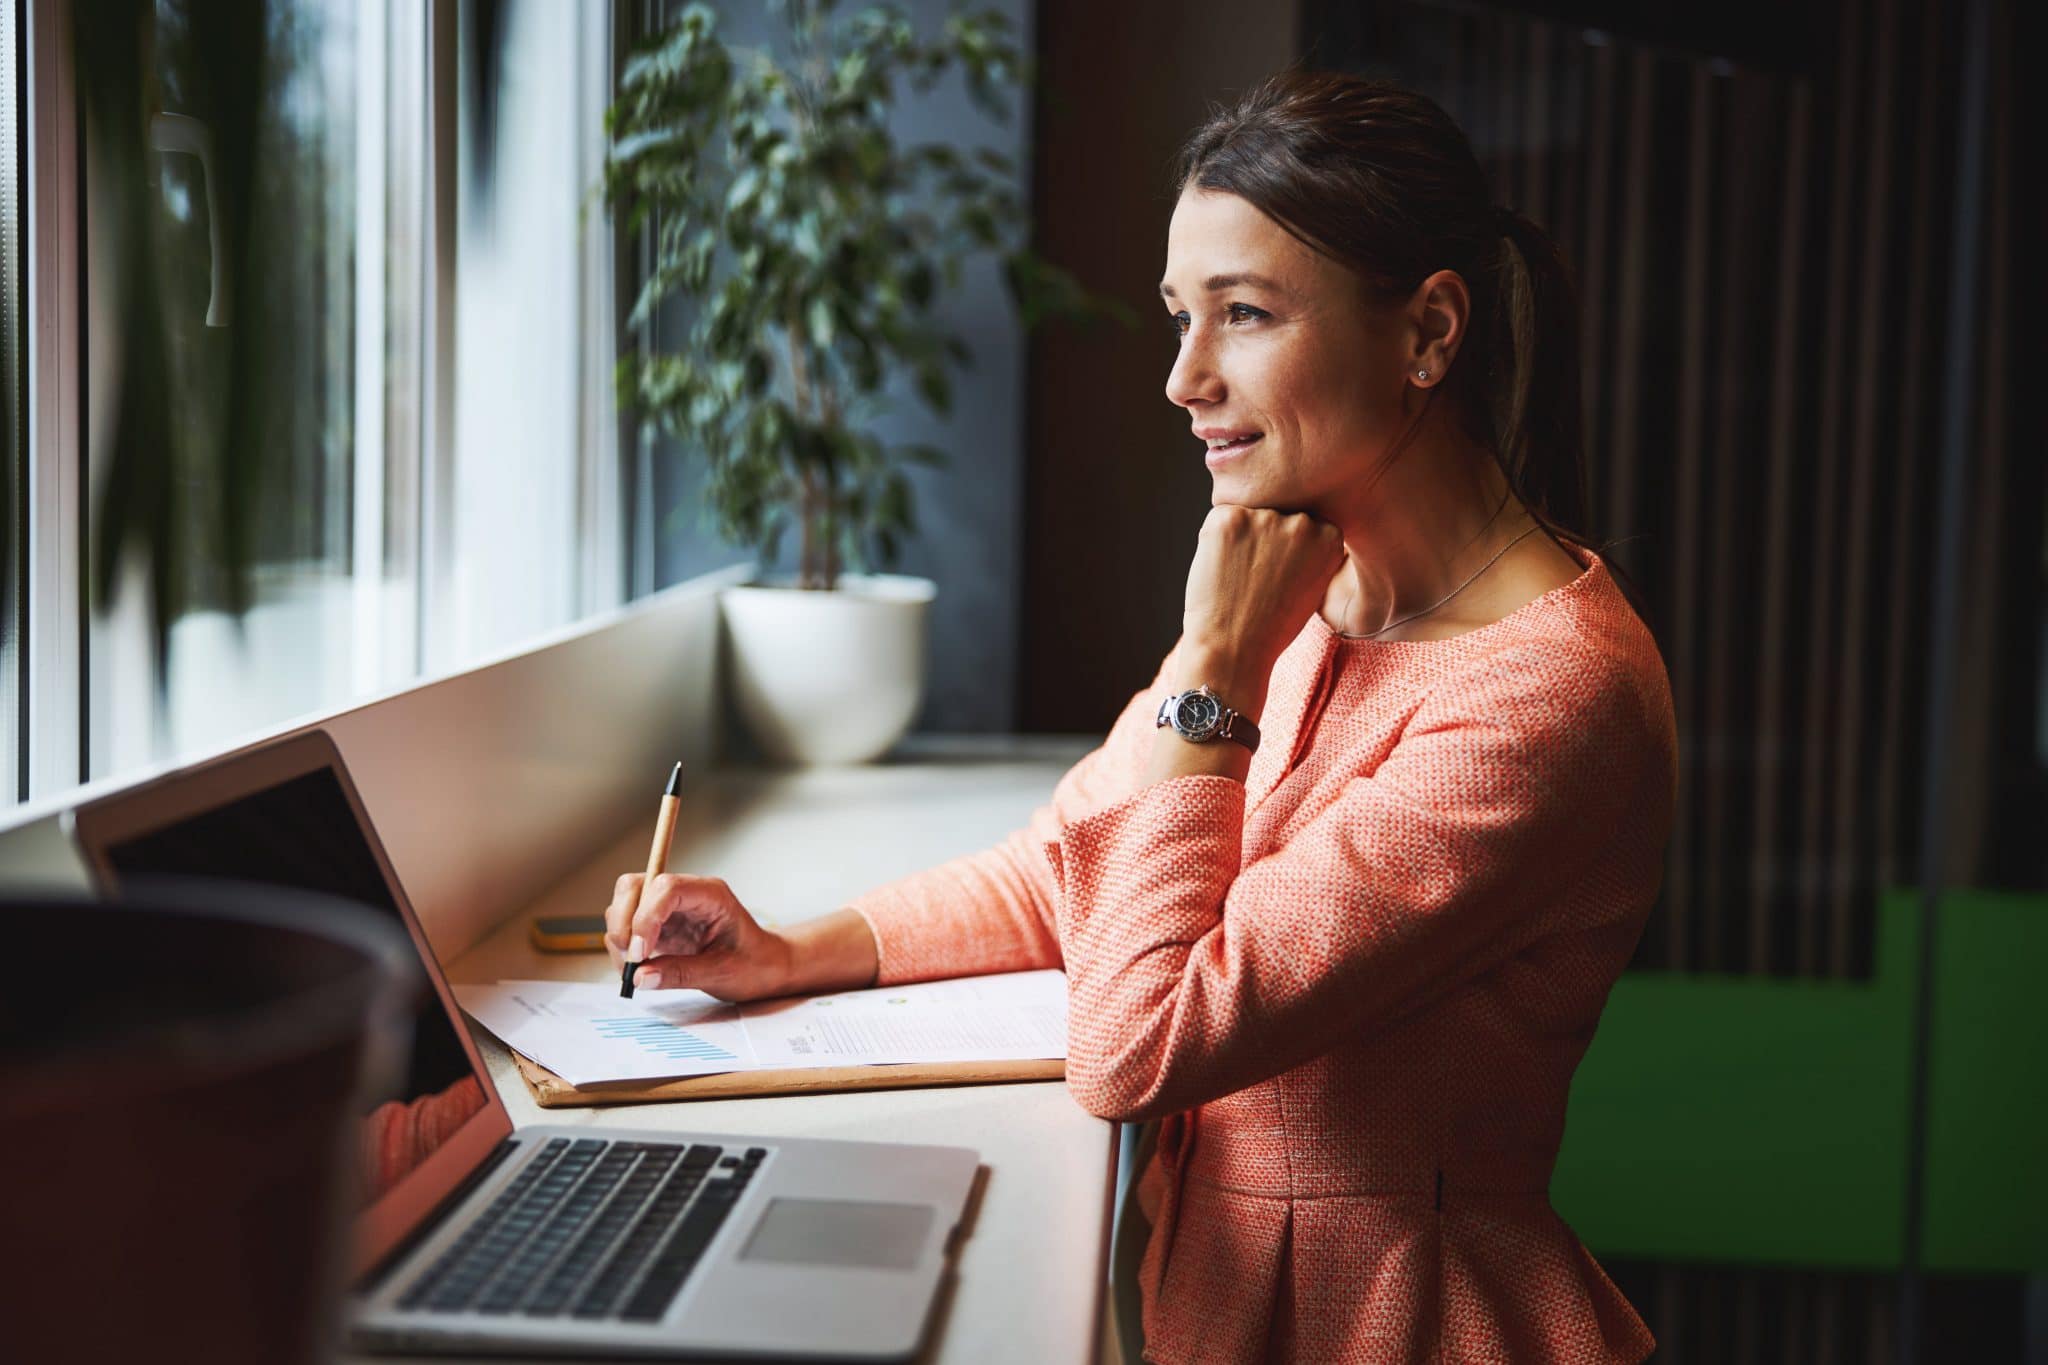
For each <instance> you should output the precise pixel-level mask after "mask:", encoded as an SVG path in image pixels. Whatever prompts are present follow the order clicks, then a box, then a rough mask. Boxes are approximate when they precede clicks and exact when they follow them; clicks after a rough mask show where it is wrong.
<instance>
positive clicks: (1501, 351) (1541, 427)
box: [1173, 68, 1587, 546]
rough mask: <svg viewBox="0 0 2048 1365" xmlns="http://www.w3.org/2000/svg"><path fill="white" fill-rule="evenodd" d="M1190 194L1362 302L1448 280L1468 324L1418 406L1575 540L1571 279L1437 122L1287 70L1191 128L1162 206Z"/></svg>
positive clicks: (1347, 81)
mask: <svg viewBox="0 0 2048 1365" xmlns="http://www.w3.org/2000/svg"><path fill="white" fill-rule="evenodd" d="M1190 183H1192V184H1194V185H1195V186H1196V187H1197V188H1199V189H1203V190H1216V191H1222V192H1224V193H1228V194H1234V195H1237V196H1238V197H1239V198H1241V199H1244V200H1245V201H1247V202H1248V203H1250V204H1251V205H1252V206H1253V207H1254V208H1257V209H1258V210H1260V211H1261V212H1262V213H1264V214H1265V215H1266V216H1267V217H1269V218H1271V219H1273V221H1274V222H1276V223H1278V224H1279V225H1280V226H1281V227H1283V228H1285V229H1286V230H1287V231H1288V232H1290V233H1291V234H1293V235H1294V236H1295V237H1296V238H1298V239H1300V240H1301V241H1302V242H1303V243H1304V244H1305V245H1307V246H1308V247H1310V248H1311V249H1312V250H1314V251H1316V252H1318V253H1319V254H1321V255H1323V256H1326V257H1328V258H1330V259H1331V260H1334V261H1336V262H1338V263H1339V264H1341V265H1344V266H1346V267H1348V268H1349V269H1351V270H1352V271H1353V272H1355V273H1356V274H1357V275H1358V277H1359V278H1360V279H1361V280H1363V281H1364V283H1365V285H1366V288H1367V290H1368V291H1369V292H1370V293H1371V294H1372V296H1373V297H1375V298H1382V299H1386V300H1389V301H1391V300H1399V299H1406V298H1407V297H1408V296H1409V295H1411V294H1412V293H1414V291H1415V288H1416V286H1418V285H1419V284H1421V283H1422V281H1423V280H1424V279H1426V278H1427V277H1428V276H1429V275H1430V274H1432V273H1433V272H1435V271H1438V270H1445V269H1449V270H1455V271H1457V272H1458V274H1459V275H1460V276H1462V277H1463V278H1464V280H1465V284H1466V287H1467V289H1469V290H1470V292H1471V295H1472V317H1471V319H1470V320H1469V331H1468V333H1467V336H1466V339H1465V342H1464V344H1463V345H1462V346H1461V347H1460V348H1459V351H1458V354H1457V357H1456V359H1455V360H1454V361H1453V362H1452V364H1451V367H1450V372H1449V373H1448V374H1447V375H1445V376H1444V379H1443V382H1442V383H1441V384H1440V385H1438V386H1437V388H1436V389H1433V390H1432V391H1431V395H1430V401H1444V402H1449V403H1451V404H1452V405H1453V406H1454V409H1455V412H1456V415H1457V418H1458V420H1459V422H1460V424H1461V425H1462V426H1463V428H1464V429H1465V431H1466V432H1467V433H1469V434H1470V435H1471V437H1472V438H1473V439H1474V440H1475V441H1477V442H1479V443H1480V444H1481V445H1483V446H1485V447H1486V448H1487V449H1488V450H1490V451H1492V452H1493V454H1494V458H1495V459H1497V460H1498V461H1499V462H1500V467H1501V472H1502V473H1504V474H1505V475H1506V476H1507V481H1508V486H1509V487H1510V488H1511V489H1512V490H1513V491H1514V494H1515V496H1516V497H1518V498H1520V499H1521V501H1522V502H1523V504H1524V505H1525V506H1527V507H1528V509H1529V511H1530V513H1531V514H1532V515H1533V516H1534V517H1535V518H1536V520H1537V521H1538V522H1540V523H1541V524H1542V525H1543V526H1544V527H1545V529H1547V530H1549V531H1550V532H1551V533H1552V534H1554V535H1557V536H1559V537H1561V538H1563V539H1566V540H1570V541H1572V542H1574V543H1576V544H1579V545H1582V546H1583V545H1586V544H1587V541H1586V539H1585V536H1584V530H1585V516H1586V490H1585V473H1584V461H1583V454H1582V451H1581V445H1580V425H1579V324H1578V304H1577V298H1576V293H1575V291H1574V289H1573V285H1572V280H1571V275H1570V272H1569V270H1568V269H1567V267H1566V265H1565V262H1564V258H1563V256H1562V255H1561V254H1560V253H1559V252H1558V249H1557V245H1556V243H1554V242H1552V241H1551V239H1550V236H1549V234H1548V233H1546V232H1544V230H1543V229H1542V228H1540V227H1538V226H1537V225H1536V224H1534V223H1532V222H1530V221H1529V220H1528V219H1527V218H1524V217H1523V216H1522V215H1520V214H1518V213H1514V212H1512V211H1510V210H1508V209H1505V208H1501V207H1499V206H1497V205H1495V204H1494V202H1493V196H1492V194H1491V192H1490V191H1489V190H1488V188H1487V184H1486V175H1485V172H1483V171H1481V170H1480V168H1479V162H1478V160H1477V159H1476V158H1475V157H1474V156H1473V155H1472V147H1471V144H1470V143H1469V142H1468V141H1467V140H1466V138H1465V134H1464V133H1463V132H1462V131H1460V129H1459V128H1458V125H1457V124H1455V123H1453V122H1452V121H1451V118H1450V115H1448V114H1446V113H1445V112H1444V111H1443V109H1442V108H1440V107H1439V106H1438V105H1437V104H1436V103H1435V102H1434V101H1432V100H1430V99H1429V98H1428V97H1427V96H1424V95H1420V94H1417V93H1416V92H1415V91H1412V90H1408V89H1405V88H1403V87H1402V86H1399V85H1396V84H1394V83H1392V82H1390V81H1384V80H1372V79H1367V78H1364V77H1359V76H1345V75H1338V74H1334V73H1328V72H1307V71H1303V70H1300V69H1298V68H1295V69H1289V70H1287V71H1284V72H1282V73H1281V74H1279V75H1277V76H1274V77H1273V78H1272V79H1270V80H1268V81H1267V82H1266V83H1265V84H1264V85H1261V86H1259V87H1258V88H1257V89H1255V90H1253V91H1251V92H1250V93H1249V94H1247V95H1245V96H1244V97H1243V98H1242V99H1240V100H1239V101H1238V102H1237V104H1236V105H1235V106H1234V107H1232V108H1229V109H1222V108H1218V109H1216V110H1215V111H1214V112H1213V113H1212V114H1211V116H1210V118H1209V120H1208V122H1206V123H1204V124H1203V125H1202V126H1201V127H1200V128H1197V129H1196V130H1195V132H1194V134H1193V136H1191V137H1190V138H1189V139H1188V141H1187V144H1186V145H1185V146H1184V147H1183V148H1182V149H1181V154H1180V160H1179V163H1178V164H1177V166H1176V167H1175V171H1174V186H1173V188H1174V194H1175V195H1176V196H1178V195H1179V194H1180V193H1181V191H1183V190H1184V189H1186V188H1187V187H1188V185H1189V184H1190ZM1439 393H1440V394H1441V395H1442V398H1441V400H1439V399H1438V398H1437V397H1436V395H1437V394H1439Z"/></svg>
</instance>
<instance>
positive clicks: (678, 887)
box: [604, 872, 792, 1000]
mask: <svg viewBox="0 0 2048 1365" xmlns="http://www.w3.org/2000/svg"><path fill="white" fill-rule="evenodd" d="M641 875H642V874H640V873H638V872H628V873H627V874H626V875H625V876H623V877H620V878H619V880H618V882H617V883H616V884H615V885H614V886H613V887H612V903H611V905H610V906H608V907H606V909H605V913H604V922H605V936H604V942H605V947H606V948H607V949H608V950H609V951H610V952H611V956H612V965H613V966H614V967H617V966H619V965H621V964H622V963H624V962H625V961H626V960H627V949H628V948H630V947H631V946H632V943H633V940H634V939H635V938H638V939H640V940H641V941H642V945H643V947H644V949H645V952H644V954H643V955H642V961H643V962H644V963H645V965H644V966H642V967H641V968H640V970H639V971H638V972H637V973H636V974H635V975H634V978H633V984H634V989H636V990H653V989H656V988H666V989H674V988H676V987H678V986H688V987H690V988H692V989H694V990H700V991H707V992H709V993H710V994H712V995H715V996H717V997H718V998H719V999H721V1000H760V999H763V998H765V997H768V996H774V995H783V994H786V993H787V991H788V983H789V980H790V967H791V956H792V955H791V952H790V944H789V942H788V940H786V939H784V938H783V937H782V936H781V935H780V934H776V933H773V932H771V931H769V930H767V929H763V928H762V927H761V926H760V924H759V923H758V922H757V921H756V920H755V919H754V917H753V915H751V914H749V913H748V911H747V908H746V907H745V906H744V905H741V904H740V902H739V898H738V897H737V896H735V895H733V893H732V888H731V887H729V886H727V885H726V884H725V883H724V882H723V881H720V880H719V879H718V878H716V877H690V876H679V875H675V874H672V873H667V872H664V873H662V874H661V875H660V876H658V877H656V878H655V879H654V880H653V882H652V883H650V884H649V885H648V887H647V892H646V894H645V895H643V896H641V897H640V903H639V907H638V909H634V910H630V911H629V909H628V907H630V906H632V905H633V896H634V892H636V891H638V890H639V888H640V882H641Z"/></svg>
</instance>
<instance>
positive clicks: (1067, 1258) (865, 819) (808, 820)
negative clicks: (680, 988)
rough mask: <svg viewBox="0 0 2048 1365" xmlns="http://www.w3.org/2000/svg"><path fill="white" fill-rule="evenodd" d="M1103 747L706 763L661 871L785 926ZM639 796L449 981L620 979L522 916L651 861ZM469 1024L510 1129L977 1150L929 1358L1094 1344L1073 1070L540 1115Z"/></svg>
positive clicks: (1107, 1143)
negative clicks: (635, 808) (1057, 1076)
mask: <svg viewBox="0 0 2048 1365" xmlns="http://www.w3.org/2000/svg"><path fill="white" fill-rule="evenodd" d="M1094 742H1095V741H1093V740H1088V739H1077V738H1067V737H1064V736H1061V737H1037V736H1030V737H980V736H976V737H971V738H970V737H958V736H922V737H914V738H913V739H911V740H908V741H906V742H905V744H904V745H902V746H900V748H899V751H898V754H899V756H898V757H897V758H896V759H895V760H894V761H891V762H888V763H882V764H874V765H868V766H863V767H855V768H838V769H816V770H788V771H764V770H747V769H724V770H720V771H718V772H715V773H710V774H706V775H704V776H703V777H702V778H701V779H699V780H698V781H697V782H696V783H695V784H694V785H692V786H691V787H690V788H689V790H688V791H687V792H686V793H685V796H684V799H683V803H682V810H681V812H680V815H679V817H678V820H677V826H676V837H675V842H674V845H673V846H672V848H671V851H670V857H669V867H670V869H671V870H672V871H677V872H693V873H700V874H703V875H706V876H716V877H723V878H724V879H725V880H726V881H727V882H729V883H730V884H731V885H732V888H733V891H734V892H735V893H736V894H737V895H738V896H739V898H740V900H741V901H742V902H743V903H744V904H745V905H746V906H747V907H748V908H749V909H750V910H752V911H754V912H755V913H756V915H758V916H759V917H760V918H762V919H763V920H764V921H766V922H769V923H772V924H779V925H788V924H792V923H795V922H797V921H799V920H803V919H807V918H810V917H812V916H814V915H820V914H826V913H829V912H830V911H832V910H834V909H836V908H837V907H838V906H840V905H841V904H843V903H844V902H845V901H846V900H847V899H849V898H850V897H852V896H854V895H857V894H859V893H860V892H862V891H865V890H867V889H869V888H870V887H873V886H876V885H879V884H880V883H882V882H885V881H889V880H891V879H893V878H896V877H899V876H902V875H904V874H906V873H910V872H914V871H917V870H918V869H920V868H924V867H929V866H931V865H933V864H934V863H938V862H942V861H944V860H946V859H947V858H951V857H955V856H957V855H959V854H962V853H970V852H973V851H975V850H977V849H981V848H986V847H988V846H989V845H990V844H993V843H995V842H996V841H997V840H998V839H1000V838H1001V837H1002V836H1003V835H1005V834H1007V833H1009V832H1010V831H1011V830H1013V829H1016V828H1018V827H1019V826H1021V825H1022V824H1023V823H1024V821H1025V819H1026V818H1027V817H1028V816H1029V815H1030V813H1031V810H1032V808H1033V807H1034V806H1036V805H1039V804H1041V803H1043V802H1044V801H1045V800H1046V798H1047V797H1048V796H1050V794H1051V792H1052V788H1053V784H1054V783H1055V782H1056V781H1058V779H1059V776H1060V774H1061V773H1062V772H1064V771H1065V770H1066V769H1067V767H1068V766H1070V765H1071V764H1072V763H1073V762H1074V760H1076V759H1078V758H1079V757H1080V756H1081V755H1082V754H1083V753H1085V752H1087V750H1088V749H1089V748H1090V747H1092V746H1093V744H1094ZM656 776H658V774H657V775H656ZM649 791H650V793H651V794H650V796H649V799H648V825H647V827H646V828H636V829H632V830H628V831H625V832H623V833H622V834H621V835H620V837H619V839H618V842H617V843H616V844H615V845H613V846H612V847H611V848H609V849H607V850H605V851H604V852H602V853H601V854H600V855H599V856H597V857H596V858H593V859H592V860H591V862H590V863H589V864H587V865H586V866H585V867H584V868H583V869H581V870H580V871H578V872H577V873H576V874H575V875H573V876H571V877H569V878H567V879H565V880H564V881H563V882H562V883H561V884H560V885H558V886H557V887H555V888H554V889H553V890H552V891H550V892H549V893H548V894H547V895H545V896H543V897H541V898H540V900H538V901H536V902H535V903H534V904H533V905H531V906H528V907H525V908H524V909H523V910H521V911H520V912H518V913H516V914H513V915H511V916H510V917H508V918H507V920H506V921H505V923H504V924H503V925H501V926H500V927H499V928H498V929H497V930H496V931H495V932H493V933H492V934H490V935H489V936H487V937H486V938H484V939H483V940H482V941H481V942H479V943H478V944H477V945H476V946H475V947H474V948H472V949H471V950H470V951H469V952H467V953H464V954H463V955H462V956H461V957H459V958H457V959H456V960H455V961H454V962H453V963H451V964H449V968H448V975H449V977H450V979H451V980H455V981H495V980H499V979H501V978H506V977H532V978H564V979H589V980H598V979H603V978H607V977H611V976H612V973H611V971H610V965H609V960H608V959H607V958H606V957H604V956H603V955H601V954H589V953H541V952H537V951H535V950H534V949H533V948H532V947H531V946H530V945H529V944H528V942H527V939H526V932H527V931H526V921H527V919H528V917H529V916H530V915H532V914H576V913H590V912H592V911H596V910H601V909H602V908H603V907H604V906H605V904H606V903H607V902H608V901H609V900H610V899H611V886H612V883H613V881H614V880H616V878H617V877H618V875H619V874H620V873H621V872H627V871H638V870H639V869H640V868H642V867H644V866H645V865H646V860H647V839H648V834H649V831H650V830H651V828H652V823H653V812H654V805H655V802H654V794H658V784H657V783H656V782H655V781H654V780H653V779H652V778H650V783H649ZM477 1039H478V1042H479V1044H480V1046H481V1047H482V1050H483V1054H484V1058H485V1060H486V1061H487V1062H488V1063H489V1065H490V1069H491V1076H492V1078H493V1080H495V1081H496V1083H497V1086H498V1091H499V1093H500V1094H501V1095H503V1096H504V1099H505V1103H506V1107H507V1108H508V1109H510V1111H511V1113H512V1119H513V1122H514V1123H516V1124H520V1125H525V1124H529V1123H543V1122H545V1123H569V1124H598V1125H603V1126H606V1127H630V1128H646V1129H653V1130H660V1131H675V1130H697V1131H702V1132H725V1133H734V1134H763V1135H771V1136H772V1135H775V1134H786V1135H792V1136H802V1137H840V1138H857V1139H864V1140H876V1141H888V1140H891V1139H894V1140H898V1141H905V1140H908V1141H918V1142H938V1143H953V1144H958V1145H960V1146H964V1147H972V1148H975V1149H977V1150H979V1151H980V1152H981V1155H982V1164H983V1166H984V1168H985V1176H984V1181H983V1185H982V1189H981V1192H980V1195H979V1201H978V1204H977V1205H976V1206H975V1207H974V1208H971V1209H970V1211H969V1216H970V1219H971V1230H970V1234H969V1236H968V1237H967V1239H966V1240H965V1241H964V1242H963V1243H962V1245H961V1249H960V1253H959V1256H958V1258H957V1261H956V1264H955V1273H954V1275H953V1277H952V1278H951V1279H950V1280H949V1281H948V1282H947V1283H945V1284H942V1286H941V1288H940V1291H939V1299H938V1301H937V1303H936V1305H935V1306H934V1308H933V1321H932V1328H931V1331H930V1333H929V1335H928V1337H927V1342H926V1349H925V1352H924V1354H923V1355H922V1356H921V1357H920V1359H922V1360H926V1361H931V1362H948V1363H950V1362H962V1363H963V1365H964V1362H970V1361H971V1362H1005V1361H1019V1362H1024V1361H1029V1362H1040V1361H1074V1362H1083V1361H1089V1360H1092V1359H1094V1358H1095V1351H1096V1345H1097V1337H1098V1330H1099V1322H1100V1314H1101V1312H1102V1294H1103V1286H1104V1280H1105V1277H1106V1274H1107V1265H1108V1248H1109V1226H1110V1213H1111V1195H1112V1193H1113V1191H1114V1188H1115V1179H1116V1126H1115V1125H1114V1124H1111V1123H1107V1122H1104V1121H1103V1120H1101V1119H1097V1118H1094V1117H1091V1116H1090V1115H1089V1114H1087V1113H1085V1112H1084V1111H1083V1110H1082V1109H1081V1108H1080V1107H1079V1106H1078V1105H1076V1104H1075V1103H1074V1101H1073V1099H1072V1097H1070V1096H1069V1095H1068V1094H1067V1089H1066V1086H1065V1084H1064V1083H1062V1082H1049V1083H1048V1082H1035V1083H1019V1084H1011V1085H989V1086H957V1087H945V1088H940V1089H930V1090H872V1091H856V1092H849V1093H844V1094H830V1095H776V1096H764V1097H761V1098H757V1099H738V1100H696V1101H691V1102H688V1103H678V1104H643V1105H620V1106H613V1107H607V1108H600V1109H549V1110H542V1109H541V1108H540V1107H539V1106H537V1105H536V1104H534V1103H533V1100H532V1097H531V1096H530V1095H528V1093H527V1090H526V1087H525V1085H524V1083H522V1082H521V1081H520V1079H519V1076H518V1073H517V1072H516V1071H515V1070H514V1069H513V1066H512V1061H511V1057H510V1054H509V1053H507V1052H506V1050H505V1048H504V1047H503V1046H502V1045H501V1044H500V1043H499V1042H498V1041H497V1040H496V1039H495V1038H493V1037H491V1036H490V1035H489V1034H487V1033H484V1032H483V1031H482V1030H478V1031H477ZM384 1359H389V1357H384Z"/></svg>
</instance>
